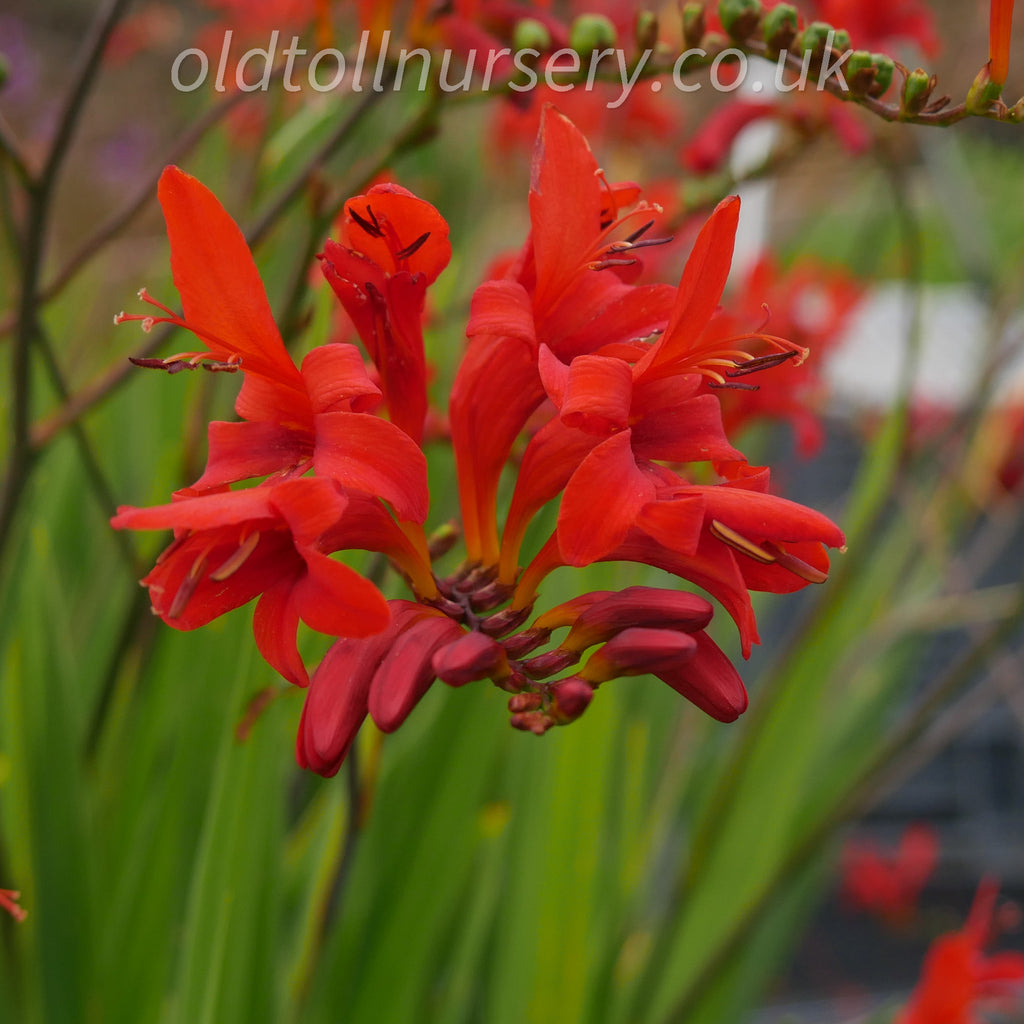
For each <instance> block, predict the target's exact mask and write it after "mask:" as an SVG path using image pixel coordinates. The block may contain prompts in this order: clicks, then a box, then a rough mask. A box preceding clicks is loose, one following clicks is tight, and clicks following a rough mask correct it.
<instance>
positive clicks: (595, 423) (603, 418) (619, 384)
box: [561, 355, 633, 435]
mask: <svg viewBox="0 0 1024 1024" xmlns="http://www.w3.org/2000/svg"><path fill="white" fill-rule="evenodd" d="M632 398H633V369H632V367H631V366H630V365H629V363H626V362H623V361H622V360H621V359H610V358H608V357H606V356H587V355H583V356H577V357H576V358H575V359H574V360H573V361H572V362H571V363H570V364H569V377H568V380H567V381H566V386H565V397H564V400H563V404H562V406H561V413H562V422H563V423H564V424H565V425H566V426H567V427H575V428H577V429H579V430H584V431H586V432H587V433H588V434H599V435H607V434H610V433H612V432H613V431H616V430H621V429H623V428H624V427H626V426H628V425H629V410H630V404H631V401H632Z"/></svg>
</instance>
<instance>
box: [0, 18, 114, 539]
mask: <svg viewBox="0 0 1024 1024" xmlns="http://www.w3.org/2000/svg"><path fill="white" fill-rule="evenodd" d="M128 2H129V0H108V2H107V3H106V4H105V6H104V7H103V8H102V9H101V11H100V13H99V15H98V17H97V19H96V21H95V22H94V24H93V27H92V29H91V30H90V33H89V36H88V37H87V39H86V42H85V45H84V47H83V50H82V57H81V59H80V60H79V62H78V66H77V68H76V69H75V73H74V74H73V75H72V81H71V85H70V87H69V91H68V93H67V97H66V99H65V102H64V106H63V109H62V111H61V114H60V116H59V118H58V120H57V130H56V132H55V133H54V136H53V142H52V143H51V146H50V150H49V153H48V155H47V158H46V162H45V163H44V164H43V169H42V171H41V172H40V174H39V177H38V179H36V180H34V181H33V182H32V185H31V188H29V189H28V190H27V192H28V197H29V208H28V216H27V220H26V225H25V237H24V245H23V249H22V260H21V293H20V296H19V300H18V310H17V323H16V334H15V338H14V344H13V345H12V348H11V393H12V398H11V451H10V459H9V462H8V466H7V473H6V475H5V477H4V481H3V488H2V491H0V554H2V552H3V549H4V547H5V545H6V543H7V541H8V540H9V538H10V535H11V528H12V525H13V522H14V517H15V513H16V510H17V506H18V500H19V498H20V497H21V493H22V491H23V490H24V487H25V484H26V483H27V482H28V478H29V475H30V474H31V471H32V466H33V463H34V461H35V452H34V451H33V448H32V438H31V430H30V422H31V408H30V401H31V399H30V396H31V393H32V361H31V348H32V344H33V341H34V339H35V338H36V335H37V333H38V332H37V318H38V291H39V277H40V273H41V268H42V261H43V256H44V253H45V249H46V234H47V228H48V226H49V217H50V208H51V201H52V198H53V192H54V188H55V186H56V183H57V178H58V175H59V174H60V169H61V166H62V165H63V163H64V158H65V157H66V155H67V152H68V148H69V147H70V145H71V140H72V138H73V136H74V133H75V129H76V127H77V125H78V121H79V118H80V116H81V112H82V109H83V107H84V105H85V101H86V99H87V97H88V96H89V93H90V91H91V86H92V84H93V81H94V79H95V77H96V73H97V71H98V70H99V67H100V62H101V60H102V57H103V51H104V49H105V47H106V45H107V40H108V39H109V38H110V34H111V32H113V30H114V26H115V25H116V24H117V22H118V20H119V18H120V17H121V15H122V14H123V13H124V10H125V8H126V7H127V6H128Z"/></svg>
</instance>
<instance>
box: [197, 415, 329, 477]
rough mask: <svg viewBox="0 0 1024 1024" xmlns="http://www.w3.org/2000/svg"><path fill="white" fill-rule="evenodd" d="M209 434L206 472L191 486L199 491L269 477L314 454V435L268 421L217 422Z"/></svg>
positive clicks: (210, 427) (213, 424)
mask: <svg viewBox="0 0 1024 1024" xmlns="http://www.w3.org/2000/svg"><path fill="white" fill-rule="evenodd" d="M207 437H208V444H209V449H210V454H209V457H208V458H207V460H206V469H205V470H204V471H203V475H202V476H201V477H200V478H199V479H198V480H197V481H196V482H195V483H194V484H193V485H192V487H193V490H197V491H201V490H204V489H205V488H210V487H219V486H221V485H223V484H230V483H236V482H237V481H239V480H251V479H253V478H254V477H262V476H269V475H270V474H271V473H276V472H278V470H281V469H287V468H289V467H291V466H297V465H298V464H299V463H301V462H302V461H304V460H305V459H311V458H312V457H313V438H312V435H311V434H308V433H306V432H305V431H302V430H293V429H292V428H290V427H285V426H282V425H281V424H280V423H274V422H271V421H269V420H266V421H258V422H251V423H250V422H245V421H243V422H241V423H223V422H219V421H214V422H213V423H211V424H210V426H209V430H208V433H207Z"/></svg>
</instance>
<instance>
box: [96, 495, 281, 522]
mask: <svg viewBox="0 0 1024 1024" xmlns="http://www.w3.org/2000/svg"><path fill="white" fill-rule="evenodd" d="M272 491H273V488H272V487H250V488H248V489H247V490H244V491H220V492H218V493H217V494H204V495H200V496H199V497H195V498H186V499H184V500H182V501H172V502H171V503H170V504H168V505H154V506H152V507H150V508H133V507H131V506H130V505H121V506H120V507H119V508H118V510H117V515H116V516H114V517H113V519H111V520H110V525H111V526H113V527H114V529H115V530H164V529H168V528H170V527H173V528H174V529H176V530H177V529H188V530H212V529H216V528H218V527H222V526H237V525H239V524H241V523H246V522H249V523H251V524H253V526H254V528H255V529H259V528H260V526H261V524H264V523H265V522H268V521H269V523H270V524H272V523H273V521H275V520H277V521H280V515H279V514H278V512H277V509H276V508H275V507H274V503H273V501H272V500H271V499H272Z"/></svg>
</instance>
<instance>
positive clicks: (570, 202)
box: [530, 107, 604, 310]
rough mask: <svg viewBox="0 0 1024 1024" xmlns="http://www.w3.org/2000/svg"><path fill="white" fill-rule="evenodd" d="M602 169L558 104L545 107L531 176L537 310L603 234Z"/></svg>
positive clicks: (552, 296) (565, 281) (579, 265)
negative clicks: (560, 110) (600, 171)
mask: <svg viewBox="0 0 1024 1024" xmlns="http://www.w3.org/2000/svg"><path fill="white" fill-rule="evenodd" d="M597 169H598V167H597V161H596V160H595V159H594V154H593V153H591V151H590V146H589V145H588V144H587V140H586V139H585V138H584V137H583V136H582V135H581V134H580V131H579V129H577V128H576V126H575V125H574V124H573V123H572V122H571V121H570V120H569V119H568V118H567V117H565V116H564V115H562V114H560V113H559V112H558V111H557V110H556V109H555V108H554V107H546V108H545V110H544V113H543V115H542V117H541V125H540V132H539V133H538V135H537V144H536V147H535V149H534V153H533V166H532V172H531V181H530V222H531V224H532V227H533V252H534V260H535V262H536V265H537V291H536V295H535V297H534V301H535V305H536V308H537V309H538V310H546V309H547V308H548V307H549V306H550V305H552V304H553V303H554V301H555V300H556V299H557V298H558V296H559V295H560V294H561V292H562V290H563V289H564V288H565V286H566V285H567V284H568V283H569V281H570V280H571V279H572V278H573V277H575V276H576V275H577V274H578V273H579V272H580V270H581V269H582V264H583V261H584V260H585V259H586V258H587V255H588V253H589V250H590V248H591V246H592V245H593V244H594V242H595V241H596V239H597V237H598V235H599V233H600V225H601V209H602V205H603V200H604V195H603V189H602V187H601V182H600V180H599V179H598V178H597V176H596V172H597Z"/></svg>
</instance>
